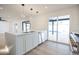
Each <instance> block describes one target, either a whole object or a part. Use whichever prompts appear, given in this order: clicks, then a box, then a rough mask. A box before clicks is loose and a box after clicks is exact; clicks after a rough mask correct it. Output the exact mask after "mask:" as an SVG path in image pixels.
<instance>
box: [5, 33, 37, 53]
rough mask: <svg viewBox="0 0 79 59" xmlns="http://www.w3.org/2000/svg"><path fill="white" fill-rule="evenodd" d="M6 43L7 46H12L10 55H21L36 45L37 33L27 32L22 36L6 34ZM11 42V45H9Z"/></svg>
mask: <svg viewBox="0 0 79 59" xmlns="http://www.w3.org/2000/svg"><path fill="white" fill-rule="evenodd" d="M5 36H6V39H7V40H6V42H7V44H8V46H13V48H12V50H11V54H17V55H21V54H24V53H26V52H28V51H30V50H31V49H33V48H35V47H36V46H37V45H38V33H37V32H29V33H22V34H11V33H6V35H5ZM11 42H12V43H11Z"/></svg>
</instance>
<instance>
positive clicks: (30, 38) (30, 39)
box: [26, 33, 33, 52]
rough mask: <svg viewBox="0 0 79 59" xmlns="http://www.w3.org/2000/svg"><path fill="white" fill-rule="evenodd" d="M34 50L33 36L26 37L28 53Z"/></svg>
mask: <svg viewBox="0 0 79 59" xmlns="http://www.w3.org/2000/svg"><path fill="white" fill-rule="evenodd" d="M32 48H33V40H32V34H30V33H29V34H28V35H26V52H28V51H30V50H31V49H32Z"/></svg>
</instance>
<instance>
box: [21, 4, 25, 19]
mask: <svg viewBox="0 0 79 59" xmlns="http://www.w3.org/2000/svg"><path fill="white" fill-rule="evenodd" d="M21 6H22V7H23V8H22V9H23V14H22V15H21V17H22V18H25V12H24V6H25V4H21Z"/></svg>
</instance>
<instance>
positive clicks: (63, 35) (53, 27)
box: [48, 16, 69, 44]
mask: <svg viewBox="0 0 79 59" xmlns="http://www.w3.org/2000/svg"><path fill="white" fill-rule="evenodd" d="M48 39H49V40H52V41H56V42H61V43H66V44H68V43H69V42H68V41H69V17H68V16H63V17H55V18H51V19H50V20H49V22H48Z"/></svg>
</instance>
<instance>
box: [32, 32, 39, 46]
mask: <svg viewBox="0 0 79 59" xmlns="http://www.w3.org/2000/svg"><path fill="white" fill-rule="evenodd" d="M38 44H39V39H38V33H33V46H34V47H36V46H37V45H38Z"/></svg>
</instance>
